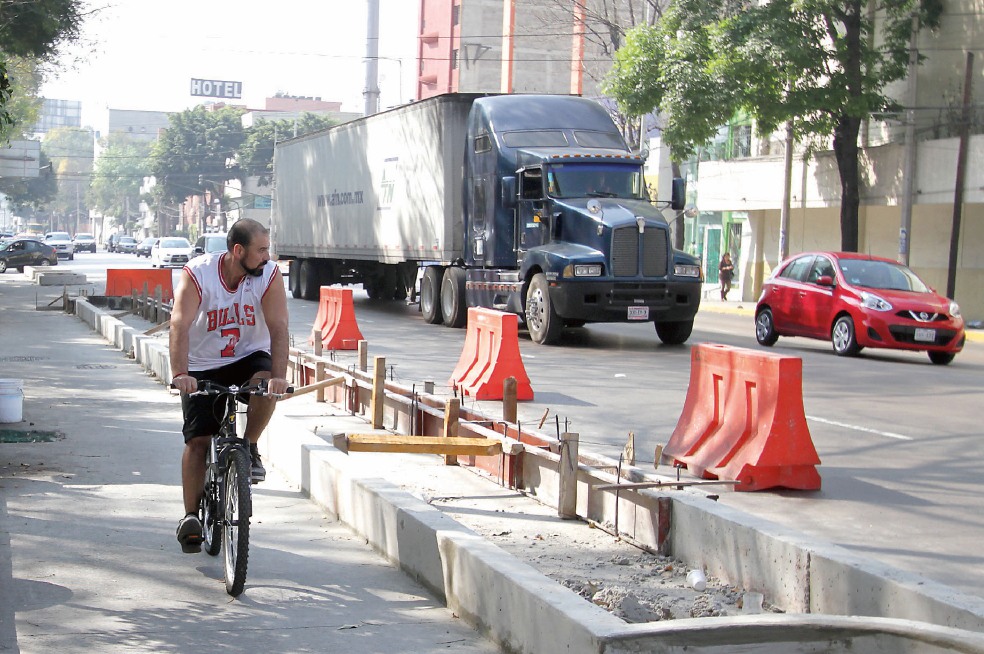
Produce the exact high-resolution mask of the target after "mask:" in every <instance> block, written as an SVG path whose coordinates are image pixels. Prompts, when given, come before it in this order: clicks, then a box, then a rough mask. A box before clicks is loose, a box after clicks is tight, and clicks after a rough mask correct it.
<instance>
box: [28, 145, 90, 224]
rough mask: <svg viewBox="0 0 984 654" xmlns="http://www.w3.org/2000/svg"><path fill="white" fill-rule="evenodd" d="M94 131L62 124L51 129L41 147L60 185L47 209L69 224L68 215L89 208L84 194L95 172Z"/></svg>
mask: <svg viewBox="0 0 984 654" xmlns="http://www.w3.org/2000/svg"><path fill="white" fill-rule="evenodd" d="M94 146H95V143H94V141H93V134H92V131H91V130H89V129H81V128H77V127H59V128H57V129H53V130H51V131H49V132H48V134H47V135H46V136H45V139H44V143H42V144H41V149H42V151H43V152H44V153H45V154H46V155H47V156H48V157H49V158H50V161H51V171H52V173H53V174H54V178H55V181H56V184H57V187H58V192H57V194H56V195H55V197H54V198H53V199H52V200H51V201H49V202H48V207H47V208H48V209H49V210H50V211H51V212H52V214H53V215H54V216H55V218H56V220H57V219H59V218H61V219H64V222H63V224H64V225H65V227H66V228H68V227H69V224H70V222H69V221H68V220H67V217H68V216H69V215H72V216H74V215H76V214H77V213H82V212H83V211H85V209H86V205H85V197H86V190H87V189H88V187H89V178H90V176H91V174H92V164H93V155H94Z"/></svg>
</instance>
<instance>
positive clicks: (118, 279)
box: [105, 268, 174, 302]
mask: <svg viewBox="0 0 984 654" xmlns="http://www.w3.org/2000/svg"><path fill="white" fill-rule="evenodd" d="M144 283H146V284H147V292H148V293H150V295H151V296H153V295H154V290H155V289H156V288H157V287H158V286H160V287H161V299H162V300H163V301H165V302H170V301H171V300H173V299H174V287H173V286H172V285H171V271H170V270H167V269H162V268H109V269H107V270H106V293H105V294H106V296H107V297H130V295H132V292H133V291H136V292H137V293H143V288H144Z"/></svg>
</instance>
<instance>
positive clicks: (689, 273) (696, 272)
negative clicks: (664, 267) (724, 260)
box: [673, 263, 700, 277]
mask: <svg viewBox="0 0 984 654" xmlns="http://www.w3.org/2000/svg"><path fill="white" fill-rule="evenodd" d="M673 274H674V275H676V276H677V277H700V266H692V265H689V264H682V263H678V264H676V265H674V266H673Z"/></svg>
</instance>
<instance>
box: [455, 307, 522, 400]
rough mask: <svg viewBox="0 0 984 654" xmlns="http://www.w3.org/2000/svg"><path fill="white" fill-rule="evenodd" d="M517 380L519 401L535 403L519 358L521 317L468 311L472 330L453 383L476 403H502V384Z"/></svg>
mask: <svg viewBox="0 0 984 654" xmlns="http://www.w3.org/2000/svg"><path fill="white" fill-rule="evenodd" d="M509 377H514V378H515V379H516V399H517V400H532V399H533V387H532V386H530V378H529V377H528V376H527V374H526V367H525V366H524V365H523V359H522V358H521V357H520V355H519V317H518V316H517V315H516V314H514V313H505V312H503V311H495V310H493V309H480V308H475V307H471V308H469V309H468V331H467V332H466V333H465V345H464V347H463V348H462V350H461V358H459V359H458V365H456V366H455V368H454V372H452V373H451V379H450V380H449V383H451V384H453V385H456V386H458V387H460V388H461V392H462V394H467V395H471V396H472V397H474V398H475V399H476V400H501V399H502V384H503V382H505V381H506V379H507V378H509Z"/></svg>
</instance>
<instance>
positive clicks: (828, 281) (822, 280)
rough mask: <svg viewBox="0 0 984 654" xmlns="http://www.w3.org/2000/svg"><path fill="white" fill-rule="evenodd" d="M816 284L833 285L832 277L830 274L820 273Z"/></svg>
mask: <svg viewBox="0 0 984 654" xmlns="http://www.w3.org/2000/svg"><path fill="white" fill-rule="evenodd" d="M817 285H818V286H833V285H834V278H833V277H831V276H830V275H820V276H819V277H818V278H817Z"/></svg>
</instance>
